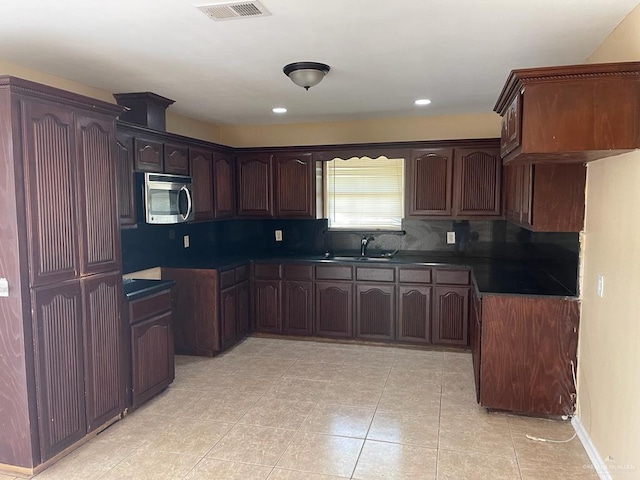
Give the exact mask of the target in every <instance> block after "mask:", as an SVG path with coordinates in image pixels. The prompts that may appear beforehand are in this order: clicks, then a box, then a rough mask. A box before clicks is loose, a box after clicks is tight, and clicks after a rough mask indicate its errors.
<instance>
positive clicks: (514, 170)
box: [502, 165, 522, 223]
mask: <svg viewBox="0 0 640 480" xmlns="http://www.w3.org/2000/svg"><path fill="white" fill-rule="evenodd" d="M521 169H522V166H521V165H505V166H504V167H503V169H502V171H503V181H504V201H503V203H504V217H505V218H506V219H507V220H509V221H511V222H514V223H520V212H521V211H522V193H521V192H522V170H521Z"/></svg>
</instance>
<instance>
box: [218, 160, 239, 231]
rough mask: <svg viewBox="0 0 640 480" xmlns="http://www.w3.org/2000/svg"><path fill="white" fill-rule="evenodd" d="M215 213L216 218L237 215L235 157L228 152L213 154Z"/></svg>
mask: <svg viewBox="0 0 640 480" xmlns="http://www.w3.org/2000/svg"><path fill="white" fill-rule="evenodd" d="M213 185H214V189H213V206H214V208H213V214H214V217H215V218H231V217H233V216H234V215H235V212H236V209H235V189H234V176H233V158H232V157H231V155H229V154H226V153H224V154H223V153H217V152H216V153H214V154H213Z"/></svg>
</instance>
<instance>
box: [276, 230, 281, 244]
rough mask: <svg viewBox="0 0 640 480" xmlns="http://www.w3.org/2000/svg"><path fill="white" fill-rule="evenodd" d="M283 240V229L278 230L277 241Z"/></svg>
mask: <svg viewBox="0 0 640 480" xmlns="http://www.w3.org/2000/svg"><path fill="white" fill-rule="evenodd" d="M281 241H282V230H276V242H281Z"/></svg>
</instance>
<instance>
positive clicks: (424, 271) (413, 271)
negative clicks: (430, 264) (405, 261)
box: [398, 268, 431, 283]
mask: <svg viewBox="0 0 640 480" xmlns="http://www.w3.org/2000/svg"><path fill="white" fill-rule="evenodd" d="M398 277H399V279H400V282H401V283H431V269H430V268H420V269H417V268H401V269H400V270H399V271H398Z"/></svg>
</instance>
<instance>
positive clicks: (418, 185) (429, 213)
mask: <svg viewBox="0 0 640 480" xmlns="http://www.w3.org/2000/svg"><path fill="white" fill-rule="evenodd" d="M452 187H453V149H451V148H428V149H418V150H411V155H410V157H409V162H408V165H407V168H406V183H405V191H406V195H407V200H406V207H405V208H406V214H407V216H408V217H450V216H451V214H452V211H453V208H452V199H453V195H452V190H453V188H452Z"/></svg>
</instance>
